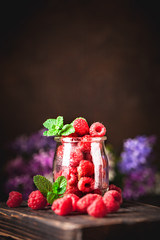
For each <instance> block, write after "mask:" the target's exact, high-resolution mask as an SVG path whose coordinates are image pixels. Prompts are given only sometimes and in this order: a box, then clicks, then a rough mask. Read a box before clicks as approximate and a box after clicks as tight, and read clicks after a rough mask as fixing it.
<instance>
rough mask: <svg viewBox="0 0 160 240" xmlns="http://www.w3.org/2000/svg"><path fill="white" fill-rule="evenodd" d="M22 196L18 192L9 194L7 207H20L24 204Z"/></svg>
mask: <svg viewBox="0 0 160 240" xmlns="http://www.w3.org/2000/svg"><path fill="white" fill-rule="evenodd" d="M22 201H23V199H22V194H21V193H19V192H16V191H12V192H10V193H9V198H8V200H7V202H6V204H7V206H8V207H10V208H14V207H19V206H20V205H21V203H22Z"/></svg>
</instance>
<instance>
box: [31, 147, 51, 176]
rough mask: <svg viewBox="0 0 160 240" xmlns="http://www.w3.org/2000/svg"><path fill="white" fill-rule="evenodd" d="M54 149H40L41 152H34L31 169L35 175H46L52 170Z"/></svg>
mask: <svg viewBox="0 0 160 240" xmlns="http://www.w3.org/2000/svg"><path fill="white" fill-rule="evenodd" d="M53 157H54V150H49V151H48V152H46V151H44V150H40V152H39V153H36V154H33V156H32V159H31V161H30V163H29V169H30V171H31V172H32V174H33V175H36V174H39V175H46V174H49V173H51V172H52V168H53Z"/></svg>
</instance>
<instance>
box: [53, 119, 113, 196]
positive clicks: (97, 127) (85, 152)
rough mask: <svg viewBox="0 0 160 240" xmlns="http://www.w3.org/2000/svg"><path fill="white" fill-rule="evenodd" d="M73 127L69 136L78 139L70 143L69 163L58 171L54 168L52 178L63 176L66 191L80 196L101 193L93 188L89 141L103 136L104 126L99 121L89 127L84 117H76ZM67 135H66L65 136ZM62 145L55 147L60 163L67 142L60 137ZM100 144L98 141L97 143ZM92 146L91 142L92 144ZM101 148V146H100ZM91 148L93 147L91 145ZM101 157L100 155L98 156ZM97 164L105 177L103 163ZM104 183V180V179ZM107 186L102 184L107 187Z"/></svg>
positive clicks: (91, 155) (92, 168)
mask: <svg viewBox="0 0 160 240" xmlns="http://www.w3.org/2000/svg"><path fill="white" fill-rule="evenodd" d="M73 127H74V129H75V132H74V133H72V134H70V135H69V137H74V139H76V137H78V138H77V139H80V140H78V141H77V143H75V142H76V140H75V141H74V143H73V144H72V146H71V148H70V149H69V151H70V156H69V165H68V166H65V167H64V168H62V169H60V171H58V172H57V171H56V169H55V170H54V179H55V180H56V178H57V177H59V176H65V177H66V179H67V193H74V194H76V195H77V196H79V197H82V196H83V195H84V194H86V193H101V190H100V189H99V188H97V189H95V179H94V164H93V161H92V160H93V159H92V157H93V154H91V142H92V141H94V140H93V139H94V138H95V137H103V136H104V135H105V134H106V128H105V126H104V125H103V124H102V123H100V122H95V123H93V124H92V125H91V126H90V127H89V126H88V123H87V121H86V120H85V119H84V118H76V119H75V120H74V121H73ZM67 137H68V136H67ZM79 137H80V138H79ZM61 142H62V145H60V146H59V147H58V149H57V159H56V160H57V162H58V161H59V162H60V163H59V165H61V162H62V160H63V161H64V159H65V156H64V149H65V148H67V145H68V144H65V143H67V140H66V139H65V137H64V138H63V137H62V141H61ZM98 144H100V143H98ZM92 146H93V144H92ZM101 148H102V147H101ZM92 150H93V147H92ZM100 158H101V156H100ZM98 160H99V159H97V160H96V161H97V165H99V168H100V167H101V169H100V170H99V171H101V176H102V175H103V177H102V178H105V175H106V171H105V170H104V165H105V164H106V162H105V160H104V164H103V166H102V164H101V165H100V164H99V163H98ZM105 167H106V166H105ZM104 185H105V181H104ZM107 187H108V186H103V188H107Z"/></svg>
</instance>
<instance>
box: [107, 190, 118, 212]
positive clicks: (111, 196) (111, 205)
mask: <svg viewBox="0 0 160 240" xmlns="http://www.w3.org/2000/svg"><path fill="white" fill-rule="evenodd" d="M103 201H104V203H105V205H106V207H107V211H108V213H111V212H116V211H118V209H119V208H120V203H121V194H120V193H119V192H118V191H116V190H110V191H108V192H106V193H105V194H104V196H103Z"/></svg>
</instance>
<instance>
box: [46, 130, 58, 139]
mask: <svg viewBox="0 0 160 240" xmlns="http://www.w3.org/2000/svg"><path fill="white" fill-rule="evenodd" d="M57 134H58V129H55V128H53V129H49V130H48V132H47V136H48V137H51V136H56V135H57Z"/></svg>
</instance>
